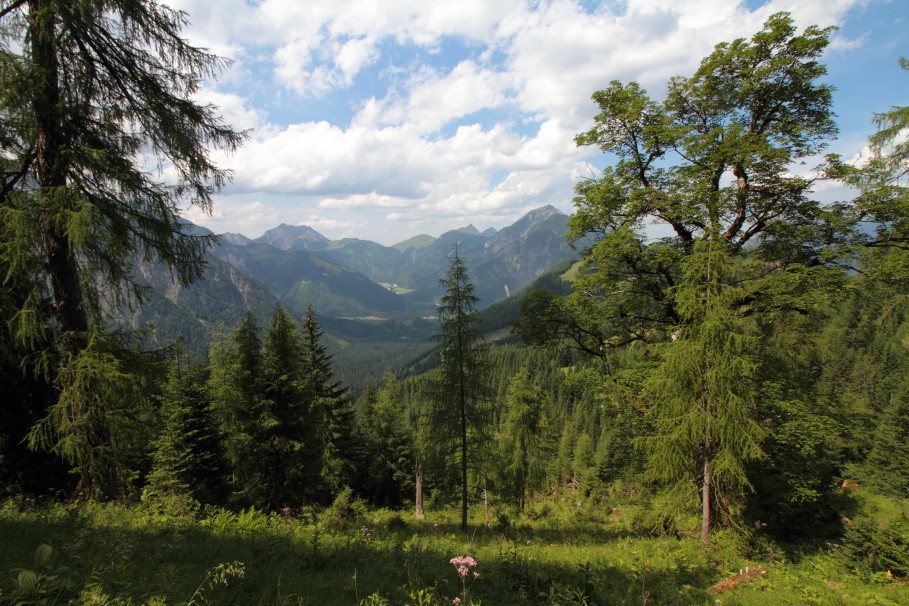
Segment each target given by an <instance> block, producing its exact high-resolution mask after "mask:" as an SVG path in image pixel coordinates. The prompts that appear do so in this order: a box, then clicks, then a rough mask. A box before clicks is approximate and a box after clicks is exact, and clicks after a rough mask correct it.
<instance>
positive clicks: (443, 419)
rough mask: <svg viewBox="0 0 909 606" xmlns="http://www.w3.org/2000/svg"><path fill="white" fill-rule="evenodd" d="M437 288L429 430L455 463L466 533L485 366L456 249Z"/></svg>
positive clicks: (484, 401)
mask: <svg viewBox="0 0 909 606" xmlns="http://www.w3.org/2000/svg"><path fill="white" fill-rule="evenodd" d="M439 284H440V285H441V286H442V288H443V289H444V290H445V294H444V295H442V298H441V299H440V301H439V328H440V332H439V333H438V334H437V335H435V339H436V341H437V342H438V346H437V348H436V353H437V354H438V357H439V367H438V368H437V369H436V371H435V373H436V374H435V378H434V380H433V381H432V386H431V390H432V394H431V395H432V400H433V403H434V408H433V412H432V417H433V424H434V425H435V427H436V428H437V435H438V436H439V438H440V440H442V441H443V442H444V444H445V445H446V446H450V451H449V452H451V453H452V454H453V455H454V457H453V460H455V461H457V467H458V472H457V475H458V484H459V489H460V496H461V530H462V531H464V532H466V531H467V500H468V499H467V497H468V489H467V488H468V470H469V469H472V468H473V469H477V468H479V467H480V465H479V463H480V461H479V459H480V458H481V457H482V450H481V449H480V448H476V447H477V446H478V445H479V444H481V443H485V442H486V440H484V439H483V438H484V437H485V436H486V433H487V431H488V425H489V422H490V420H491V414H490V413H491V407H490V386H489V373H488V366H487V364H486V359H485V355H484V351H483V350H482V349H481V347H480V328H481V325H480V323H481V320H480V317H479V315H478V314H477V311H476V307H475V306H476V304H477V302H478V301H479V298H478V297H476V296H475V295H474V294H473V284H472V283H471V282H470V276H469V275H468V273H467V266H466V265H465V264H464V259H463V258H462V257H461V256H460V251H459V250H458V247H457V246H455V248H454V251H453V253H452V256H451V261H450V262H449V265H448V271H447V273H446V275H445V277H444V278H443V279H441V280H440V281H439Z"/></svg>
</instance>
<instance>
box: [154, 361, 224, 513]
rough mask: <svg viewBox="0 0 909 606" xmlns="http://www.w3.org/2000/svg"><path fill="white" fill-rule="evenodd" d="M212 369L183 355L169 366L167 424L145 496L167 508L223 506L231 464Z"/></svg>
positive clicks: (165, 405) (156, 443)
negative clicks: (214, 404) (217, 417)
mask: <svg viewBox="0 0 909 606" xmlns="http://www.w3.org/2000/svg"><path fill="white" fill-rule="evenodd" d="M207 380H208V369H207V368H206V367H205V366H202V365H201V364H198V363H193V362H191V361H189V360H187V359H186V358H185V357H184V356H183V355H182V354H178V355H177V356H175V358H174V360H173V361H172V362H171V364H170V368H169V370H168V374H167V380H166V382H165V384H164V389H163V392H162V394H161V396H160V397H159V400H160V406H161V408H160V415H161V417H162V421H163V426H162V429H161V433H160V434H159V436H158V438H157V439H156V440H155V441H154V443H153V444H152V446H153V448H154V453H153V455H152V469H151V472H150V473H149V475H148V482H147V486H146V488H145V491H144V496H143V498H144V499H145V500H150V501H156V500H157V501H161V502H162V504H164V505H167V504H168V503H171V504H176V503H182V504H183V505H185V506H187V507H189V506H191V504H193V503H201V504H219V503H221V502H222V500H223V499H224V497H225V496H226V494H225V492H226V491H225V489H226V486H227V483H226V479H227V477H226V474H227V465H226V462H225V459H224V455H223V451H222V443H221V439H220V435H219V434H218V430H217V424H216V423H215V421H214V415H213V411H212V409H211V403H210V401H209V397H208V389H207V387H206V385H207Z"/></svg>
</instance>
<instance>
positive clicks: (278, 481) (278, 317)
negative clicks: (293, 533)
mask: <svg viewBox="0 0 909 606" xmlns="http://www.w3.org/2000/svg"><path fill="white" fill-rule="evenodd" d="M302 359H303V347H302V343H301V340H300V333H299V331H298V330H297V326H296V323H295V322H294V321H293V319H292V318H291V317H290V315H288V313H287V311H285V310H284V308H280V307H279V308H278V309H276V310H275V313H274V314H273V315H272V318H271V324H270V325H269V327H268V331H267V332H266V334H265V341H264V342H263V344H262V396H263V397H262V401H261V404H260V415H259V417H258V419H257V427H256V428H255V435H257V436H258V440H257V442H258V443H257V445H256V451H257V454H258V460H257V463H256V464H257V470H256V474H257V476H258V477H259V478H260V480H259V482H258V483H259V484H260V485H261V491H262V493H261V496H260V497H259V505H260V506H262V507H265V508H266V509H270V510H275V509H279V508H282V507H289V506H294V505H299V504H301V503H302V502H303V501H304V500H306V497H307V495H308V494H309V493H311V492H313V491H314V490H315V487H316V486H318V476H319V470H320V469H321V465H320V460H319V456H318V455H319V443H318V439H317V436H316V431H315V427H314V422H313V413H314V409H315V406H314V399H315V394H314V390H313V387H312V385H311V383H309V382H308V381H307V376H306V373H305V371H304V368H303V364H302V362H301V361H302Z"/></svg>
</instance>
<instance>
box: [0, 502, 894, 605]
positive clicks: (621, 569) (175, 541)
mask: <svg viewBox="0 0 909 606" xmlns="http://www.w3.org/2000/svg"><path fill="white" fill-rule="evenodd" d="M292 513H293V512H292ZM532 513H533V514H534V517H536V518H538V519H536V520H530V519H529V518H519V519H517V520H516V521H515V522H514V523H512V522H511V521H510V520H509V519H508V518H507V516H506V515H500V516H498V517H497V519H496V521H495V522H494V523H493V524H491V527H487V526H485V525H483V524H482V520H472V522H473V527H472V531H471V532H470V533H469V534H467V535H462V534H461V533H460V532H459V531H458V523H457V512H455V511H453V510H452V511H442V512H430V513H429V514H428V517H429V519H427V520H425V521H416V520H413V519H411V518H410V517H409V515H408V514H407V513H404V512H402V513H397V512H392V511H388V510H373V511H366V512H365V513H362V515H360V516H357V517H354V518H350V519H341V520H339V519H335V518H334V517H332V516H331V515H330V512H323V513H322V515H320V516H316V515H315V514H314V513H313V512H296V515H293V514H290V515H265V514H262V513H260V512H258V511H255V510H247V511H244V512H240V513H239V514H237V513H231V512H225V511H220V510H213V511H209V512H207V513H204V514H199V515H197V516H195V517H184V516H167V515H160V514H156V513H153V512H152V511H150V510H149V509H148V508H147V507H144V506H142V505H124V504H119V503H107V504H103V503H89V502H57V503H51V504H41V505H37V506H36V505H34V504H33V502H25V501H24V500H15V501H13V500H10V501H7V502H6V503H5V504H3V506H2V507H0V571H2V572H3V573H6V572H7V571H10V570H13V569H16V570H13V572H12V573H9V574H6V575H5V577H6V578H5V579H3V580H2V581H0V588H2V592H3V593H0V604H5V603H9V604H37V603H46V604H67V603H72V604H122V605H126V604H134V605H148V606H165V605H178V604H185V605H189V604H193V605H196V604H238V605H258V604H275V605H285V604H340V605H344V604H349V605H358V604H390V605H399V604H413V605H429V604H452V603H453V600H454V599H455V598H456V597H461V596H463V595H464V594H463V589H464V587H462V583H461V578H460V577H459V576H458V574H457V572H456V570H455V567H454V566H452V565H451V564H450V563H449V560H450V559H451V558H453V557H456V556H465V555H466V556H471V557H473V558H475V559H476V561H477V562H478V565H477V567H476V568H475V569H473V570H475V571H477V572H479V577H476V578H474V577H473V575H472V574H471V575H469V577H468V578H467V579H466V580H467V586H468V588H469V595H468V596H465V597H467V598H468V599H467V600H465V601H472V602H473V603H482V604H485V605H486V606H495V605H508V604H516V605H517V604H644V605H652V604H716V603H721V604H725V605H731V604H742V605H755V606H758V605H760V606H767V605H768V604H885V605H891V604H909V586H907V585H905V584H901V583H899V582H893V581H889V580H887V581H885V580H883V579H882V578H880V577H873V578H869V577H862V576H858V575H856V574H853V573H851V572H850V570H849V568H850V567H849V565H848V562H845V561H844V560H843V558H842V557H841V554H840V553H839V552H838V549H837V548H834V547H831V546H828V545H826V544H824V543H821V544H819V545H807V546H805V545H803V546H801V547H798V548H789V549H784V548H781V547H779V546H778V545H776V544H774V543H772V542H770V541H757V542H755V541H754V540H751V541H747V540H745V539H743V538H741V537H740V536H739V535H735V534H733V533H731V532H721V533H718V534H717V535H716V537H715V541H714V543H713V544H712V545H711V546H710V547H709V548H707V549H702V548H701V546H700V543H699V541H698V540H697V539H696V538H693V537H691V538H687V537H682V538H678V537H675V538H670V537H654V536H648V535H645V534H641V533H638V532H637V531H636V530H635V520H636V518H637V515H638V512H637V511H635V509H634V508H633V507H629V508H628V509H611V508H609V507H605V506H594V505H593V504H591V503H588V502H582V503H580V506H576V504H574V503H571V504H570V505H569V504H558V503H555V504H545V503H544V504H542V505H540V504H537V506H536V507H535V509H534V510H533V512H532ZM42 544H47V545H50V546H51V548H52V549H53V555H54V558H53V561H50V562H46V564H45V565H43V567H41V570H37V571H35V570H33V571H34V572H36V573H40V574H42V575H44V576H43V577H41V579H39V580H40V582H39V583H38V585H39V586H40V585H41V583H43V584H44V591H45V593H43V594H40V595H39V594H28V593H27V592H26V591H25V590H24V589H23V588H22V587H18V586H17V582H18V579H19V575H21V574H22V570H21V569H25V570H32V569H34V568H37V567H38V565H37V564H36V563H35V560H34V558H35V555H36V554H35V552H36V549H37V548H38V547H39V546H40V545H42ZM768 547H769V549H768ZM45 555H46V553H45ZM754 566H762V567H764V568H765V569H766V571H767V573H768V575H767V577H765V578H759V579H757V580H755V581H753V582H749V583H744V584H742V585H740V586H738V587H736V588H735V589H733V590H730V591H727V592H725V593H722V594H711V593H708V592H707V589H708V588H709V587H710V586H712V585H714V584H715V583H717V582H719V581H722V580H723V579H725V578H728V577H731V576H733V575H735V574H737V573H738V572H739V571H740V569H745V568H746V567H749V568H752V567H754ZM30 567H31V568H30ZM473 570H472V571H471V572H473ZM39 576H40V575H36V578H38V577H39ZM51 577H53V578H51ZM48 579H50V580H48ZM875 579H876V580H877V582H875ZM17 592H18V593H17ZM29 595H31V598H28V596H29ZM23 596H25V597H23ZM36 596H37V597H36ZM26 598H28V599H32V600H33V601H27V599H26ZM39 598H41V599H45V601H44V602H40V601H38V599H39ZM17 600H18V601H17ZM717 600H718V602H717Z"/></svg>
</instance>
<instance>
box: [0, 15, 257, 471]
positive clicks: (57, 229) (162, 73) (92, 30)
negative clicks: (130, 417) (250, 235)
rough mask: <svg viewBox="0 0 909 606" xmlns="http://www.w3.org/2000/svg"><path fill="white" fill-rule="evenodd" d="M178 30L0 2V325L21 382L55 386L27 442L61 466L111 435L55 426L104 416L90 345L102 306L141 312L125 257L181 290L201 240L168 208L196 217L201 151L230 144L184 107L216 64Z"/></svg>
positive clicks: (205, 111)
mask: <svg viewBox="0 0 909 606" xmlns="http://www.w3.org/2000/svg"><path fill="white" fill-rule="evenodd" d="M186 20H187V17H186V15H185V14H184V13H182V12H179V11H175V10H173V9H170V8H169V7H166V6H163V5H161V4H159V3H157V2H155V1H154V0H99V1H82V0H79V1H74V0H3V1H0V29H2V37H0V141H2V145H3V150H4V153H3V155H2V158H0V171H2V182H0V270H2V272H3V275H2V278H0V279H2V282H3V285H4V287H8V288H10V289H11V292H14V293H15V300H14V301H12V302H11V305H9V306H8V307H5V308H4V311H3V313H4V317H3V318H2V321H3V322H4V323H6V324H8V325H9V326H11V327H12V329H11V332H12V334H13V336H14V338H15V340H16V343H17V344H19V345H20V346H22V347H25V348H26V349H27V350H29V352H30V355H29V356H27V357H26V360H28V362H29V366H30V370H37V371H39V372H41V373H43V374H44V375H45V376H47V377H49V379H50V380H51V381H54V382H55V383H57V386H58V388H59V389H61V390H63V388H64V387H65V388H66V391H65V393H66V395H67V397H66V398H61V399H59V400H57V401H56V402H55V403H53V404H52V405H51V408H52V409H53V408H56V409H59V410H51V411H49V414H48V416H47V417H46V421H45V423H44V424H43V427H42V429H41V431H40V432H33V433H32V442H33V445H35V446H40V447H43V448H47V449H50V450H53V451H54V452H57V453H58V454H61V455H62V456H63V457H64V458H65V459H66V460H68V461H70V462H71V463H72V464H79V463H77V462H76V459H78V460H80V461H86V460H88V459H90V458H91V457H93V456H94V455H93V454H92V453H90V452H88V451H87V450H84V449H88V450H91V449H94V448H101V447H102V446H101V445H100V444H98V443H95V442H94V441H93V440H94V438H92V437H91V436H92V435H94V436H95V437H97V436H99V435H102V434H108V433H110V432H115V431H116V428H115V427H103V428H99V427H89V424H91V423H94V422H96V421H97V422H104V419H105V415H103V414H102V415H98V416H96V417H95V418H94V421H92V420H91V419H89V418H88V417H86V418H83V419H82V422H79V423H71V424H68V425H66V426H62V425H59V424H55V422H54V420H55V419H56V420H60V419H75V418H76V417H78V415H80V414H81V412H80V411H83V410H89V409H96V408H97V406H102V407H103V406H106V405H107V403H106V402H105V401H101V400H99V399H98V398H99V397H100V395H99V394H102V393H105V390H107V388H106V387H104V386H103V385H100V386H99V385H95V381H96V380H97V381H101V382H102V383H105V382H106V377H109V378H111V379H113V378H115V377H117V376H119V375H118V374H117V373H112V374H108V373H107V372H106V370H105V368H107V369H109V368H111V367H110V365H109V362H110V356H111V355H113V356H116V355H117V354H116V352H114V351H113V350H112V349H111V347H110V342H111V339H109V338H106V341H107V344H106V345H105V346H104V347H102V348H101V349H103V350H104V352H103V353H102V352H101V351H100V350H99V349H98V347H100V345H98V344H99V343H100V341H99V340H93V337H92V333H97V332H99V331H102V330H103V318H102V310H103V309H104V306H105V305H111V306H116V305H121V304H123V303H125V302H128V301H135V300H137V299H138V298H141V294H142V293H141V289H140V288H139V285H138V283H137V281H136V280H135V278H134V276H133V274H132V271H131V268H132V263H133V259H134V258H135V255H139V256H140V257H142V258H145V259H148V260H155V261H162V262H163V263H164V264H165V265H166V266H167V267H169V268H170V269H171V271H172V272H173V273H174V275H175V276H176V278H177V279H178V280H180V281H182V282H184V283H187V282H191V281H192V280H194V279H196V278H198V277H199V276H200V275H201V273H202V271H203V269H204V253H205V250H206V249H207V247H208V245H209V244H210V239H209V238H207V237H200V236H197V235H193V234H190V233H187V232H186V231H184V230H183V229H182V228H181V225H180V222H179V219H178V210H179V208H180V206H181V205H185V204H186V205H197V206H200V207H202V208H203V209H209V208H210V206H211V199H212V194H213V193H214V192H215V191H217V190H218V189H219V188H220V187H221V186H222V185H223V184H224V182H225V179H226V178H227V174H226V173H225V172H224V171H223V170H221V169H219V168H218V167H217V166H215V165H214V164H213V163H212V161H211V160H210V151H209V150H210V149H212V148H222V149H227V150H232V149H234V148H235V147H236V146H237V145H239V144H240V143H241V141H242V140H243V134H242V133H238V132H235V131H234V130H232V129H231V128H230V127H228V126H225V125H224V124H222V122H221V119H220V117H219V115H218V113H217V110H216V108H215V107H212V106H209V105H200V104H198V103H196V102H195V101H193V100H192V96H193V94H194V93H195V92H196V90H197V89H198V87H199V85H200V83H201V82H202V81H203V80H204V79H206V78H210V77H213V76H214V75H215V74H216V73H217V72H218V71H219V70H220V69H221V68H222V67H224V65H225V61H224V60H222V59H220V58H218V57H216V56H213V55H211V54H209V53H207V52H205V51H204V50H203V49H199V48H195V47H193V46H191V45H189V44H188V43H187V42H186V40H184V39H183V38H181V36H180V31H181V29H182V27H183V26H184V25H185V23H186ZM156 168H157V169H158V171H159V172H157V173H156ZM164 170H166V171H167V172H168V178H167V179H166V180H165V178H164V177H163V172H164ZM92 343H94V344H95V345H96V346H98V347H92ZM124 368H125V366H124V365H120V366H119V367H118V372H121V371H122V370H123V369H124ZM83 372H89V373H91V374H92V380H91V381H88V382H83V381H82V380H81V378H80V377H79V376H77V375H78V373H83ZM128 382H129V381H128V380H125V381H124V382H123V383H122V385H123V386H126V385H127V383H128ZM64 383H66V385H65V386H64V385H63V384H64ZM89 384H91V385H92V386H93V390H92V391H91V392H86V393H80V392H79V391H78V390H79V389H80V387H81V386H83V385H84V386H88V385H89ZM95 387H102V388H103V389H100V390H97V389H94V388H95ZM119 389H120V388H119V387H114V386H113V384H111V387H110V390H112V392H111V393H113V392H116V391H119ZM110 390H107V391H110ZM61 407H62V408H61ZM82 430H86V431H87V433H82V434H81V435H73V434H72V433H71V432H72V431H82ZM77 443H81V444H83V447H84V449H83V451H82V452H80V453H78V454H76V453H74V452H73V451H72V450H71V447H72V446H73V445H74V444H77ZM74 456H75V457H76V458H75V459H74V458H73V457H74ZM79 465H81V464H79ZM94 480H97V481H96V482H94V483H95V484H107V485H110V483H109V482H107V481H105V480H103V479H102V478H95V479H94Z"/></svg>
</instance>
